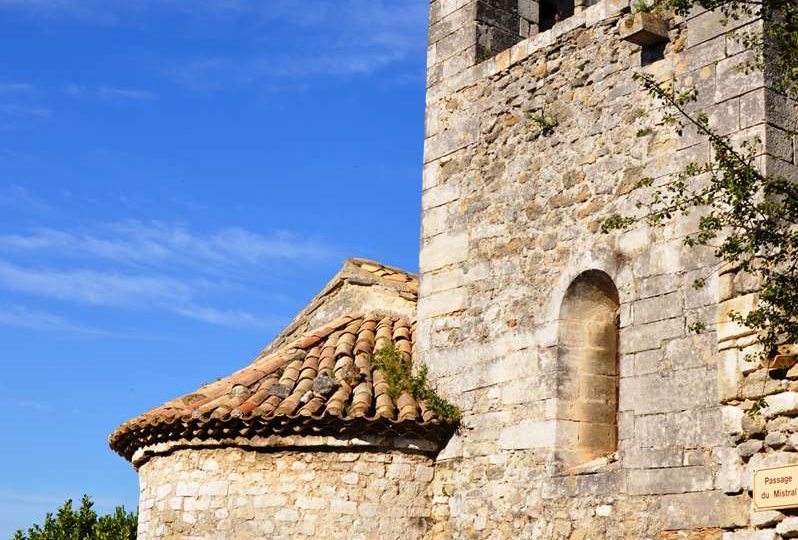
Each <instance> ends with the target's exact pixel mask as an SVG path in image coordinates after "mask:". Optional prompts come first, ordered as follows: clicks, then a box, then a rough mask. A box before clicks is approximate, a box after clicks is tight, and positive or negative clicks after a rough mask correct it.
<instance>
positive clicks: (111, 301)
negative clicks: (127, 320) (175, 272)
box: [0, 261, 192, 307]
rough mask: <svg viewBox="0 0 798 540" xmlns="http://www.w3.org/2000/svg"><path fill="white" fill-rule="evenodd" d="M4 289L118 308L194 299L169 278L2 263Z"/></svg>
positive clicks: (189, 291)
mask: <svg viewBox="0 0 798 540" xmlns="http://www.w3.org/2000/svg"><path fill="white" fill-rule="evenodd" d="M0 287H2V288H4V289H6V290H9V291H14V292H19V293H25V294H30V295H36V296H42V297H46V298H53V299H56V300H65V301H71V302H78V303H81V304H88V305H95V306H116V307H147V306H151V305H170V304H184V303H186V302H188V301H189V300H190V299H191V296H192V287H191V286H189V285H188V284H186V283H184V282H181V281H180V280H177V279H172V278H169V277H165V276H151V275H131V274H119V273H110V272H98V271H93V270H57V269H52V268H28V267H23V266H18V265H14V264H9V263H6V262H2V261H0Z"/></svg>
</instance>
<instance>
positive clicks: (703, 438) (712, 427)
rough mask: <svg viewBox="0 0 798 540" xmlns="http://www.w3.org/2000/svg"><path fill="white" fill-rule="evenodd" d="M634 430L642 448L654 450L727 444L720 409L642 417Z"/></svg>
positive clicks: (638, 418)
mask: <svg viewBox="0 0 798 540" xmlns="http://www.w3.org/2000/svg"><path fill="white" fill-rule="evenodd" d="M634 429H635V440H636V441H637V442H638V444H639V445H641V446H648V447H654V448H657V447H659V448H662V447H667V446H676V447H679V446H681V447H687V448H702V447H711V446H717V445H719V444H721V442H722V441H723V433H722V430H721V421H720V410H718V409H706V410H698V411H685V412H678V413H667V414H650V415H645V416H639V417H637V418H635V423H634Z"/></svg>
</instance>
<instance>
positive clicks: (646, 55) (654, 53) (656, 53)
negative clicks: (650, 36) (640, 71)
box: [640, 41, 668, 66]
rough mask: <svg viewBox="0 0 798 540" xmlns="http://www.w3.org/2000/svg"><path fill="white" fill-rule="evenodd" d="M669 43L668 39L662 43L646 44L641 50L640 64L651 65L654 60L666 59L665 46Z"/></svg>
mask: <svg viewBox="0 0 798 540" xmlns="http://www.w3.org/2000/svg"><path fill="white" fill-rule="evenodd" d="M667 45H668V42H667V41H664V42H662V43H655V44H653V45H645V46H644V47H643V48H642V49H641V50H640V65H641V66H649V65H651V64H653V63H654V62H659V61H660V60H664V59H665V47H666V46H667Z"/></svg>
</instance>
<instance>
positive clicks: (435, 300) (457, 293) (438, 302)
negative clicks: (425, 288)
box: [418, 287, 468, 319]
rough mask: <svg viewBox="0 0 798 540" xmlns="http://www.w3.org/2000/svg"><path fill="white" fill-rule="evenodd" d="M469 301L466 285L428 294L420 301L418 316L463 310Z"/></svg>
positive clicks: (430, 315)
mask: <svg viewBox="0 0 798 540" xmlns="http://www.w3.org/2000/svg"><path fill="white" fill-rule="evenodd" d="M467 301H468V295H467V291H466V289H465V287H459V288H457V289H449V290H446V291H442V292H439V293H435V294H431V295H427V296H425V297H423V298H420V299H419V301H418V317H419V318H425V319H426V318H431V317H436V316H440V315H445V314H448V313H454V312H457V311H461V310H463V309H465V308H466V305H467Z"/></svg>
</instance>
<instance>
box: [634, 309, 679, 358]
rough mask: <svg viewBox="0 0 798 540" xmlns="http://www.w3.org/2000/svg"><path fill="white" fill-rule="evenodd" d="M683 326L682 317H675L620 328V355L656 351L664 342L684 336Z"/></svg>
mask: <svg viewBox="0 0 798 540" xmlns="http://www.w3.org/2000/svg"><path fill="white" fill-rule="evenodd" d="M684 324H685V323H684V319H683V318H682V317H676V318H673V319H665V320H663V321H657V322H652V323H648V324H640V325H637V324H636V325H634V326H631V327H629V328H622V329H621V339H620V352H621V354H627V353H634V352H641V351H647V350H650V349H657V348H659V347H660V346H661V345H662V342H663V341H664V340H667V339H671V338H675V337H680V336H682V335H684V333H685V327H684Z"/></svg>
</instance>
